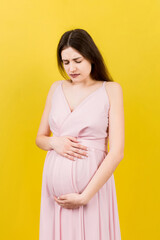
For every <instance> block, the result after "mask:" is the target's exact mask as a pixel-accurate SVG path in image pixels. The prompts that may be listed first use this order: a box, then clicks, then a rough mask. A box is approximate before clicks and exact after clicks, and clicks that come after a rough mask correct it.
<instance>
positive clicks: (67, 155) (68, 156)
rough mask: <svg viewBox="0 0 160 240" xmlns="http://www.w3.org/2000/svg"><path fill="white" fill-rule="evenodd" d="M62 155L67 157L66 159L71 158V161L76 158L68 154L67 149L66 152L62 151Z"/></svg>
mask: <svg viewBox="0 0 160 240" xmlns="http://www.w3.org/2000/svg"><path fill="white" fill-rule="evenodd" d="M63 156H64V157H66V158H68V159H70V160H72V161H75V160H76V159H75V157H73V156H71V155H70V154H68V151H67V152H66V153H64V154H63Z"/></svg>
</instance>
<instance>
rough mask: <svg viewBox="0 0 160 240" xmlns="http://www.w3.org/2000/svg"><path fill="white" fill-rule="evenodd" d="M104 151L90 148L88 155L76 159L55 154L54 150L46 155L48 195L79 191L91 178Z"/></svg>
mask: <svg viewBox="0 0 160 240" xmlns="http://www.w3.org/2000/svg"><path fill="white" fill-rule="evenodd" d="M105 155H106V153H105V152H104V151H101V150H97V149H92V150H89V151H88V157H86V158H84V159H78V158H77V160H76V161H72V160H69V159H68V158H66V157H63V156H61V155H59V154H57V153H56V152H55V151H54V150H51V151H49V152H48V154H47V156H46V160H45V161H46V184H47V188H48V191H49V195H50V196H51V197H53V195H56V196H60V195H62V194H67V193H74V192H76V193H81V192H82V191H83V190H84V189H85V187H86V186H87V184H88V183H89V181H90V180H91V179H92V177H93V175H94V174H95V172H96V170H97V169H98V167H99V165H100V163H101V162H102V161H103V159H104V158H105Z"/></svg>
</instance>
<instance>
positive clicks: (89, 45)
mask: <svg viewBox="0 0 160 240" xmlns="http://www.w3.org/2000/svg"><path fill="white" fill-rule="evenodd" d="M68 47H72V48H74V49H76V50H77V51H78V52H79V53H80V54H81V55H82V56H83V57H84V58H86V59H87V60H88V61H90V62H91V65H92V68H91V73H90V76H91V78H92V79H95V80H99V81H101V80H102V81H113V79H112V77H111V75H110V73H109V71H108V69H107V66H106V64H105V62H104V59H103V57H102V55H101V53H100V51H99V50H98V48H97V46H96V44H95V43H94V41H93V39H92V37H91V36H90V35H89V33H88V32H87V31H85V30H83V29H74V30H70V31H67V32H65V33H64V34H63V35H62V36H61V38H60V41H59V43H58V46H57V64H58V69H59V71H60V73H61V75H62V76H63V77H64V78H65V79H67V75H66V72H65V70H64V67H63V61H62V58H61V52H62V50H64V49H66V48H68Z"/></svg>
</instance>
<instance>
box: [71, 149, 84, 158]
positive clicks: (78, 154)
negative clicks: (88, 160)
mask: <svg viewBox="0 0 160 240" xmlns="http://www.w3.org/2000/svg"><path fill="white" fill-rule="evenodd" d="M71 150H72V152H74V156H75V157H83V156H88V151H84V150H82V149H78V148H74V147H72V148H71Z"/></svg>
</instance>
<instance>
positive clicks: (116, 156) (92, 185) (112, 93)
mask: <svg viewBox="0 0 160 240" xmlns="http://www.w3.org/2000/svg"><path fill="white" fill-rule="evenodd" d="M107 92H108V93H109V99H110V110H109V147H110V149H109V153H108V154H107V156H106V157H105V159H104V160H103V162H102V163H101V165H100V166H99V168H98V169H97V171H96V173H95V175H94V176H93V178H92V179H91V181H90V182H89V184H88V185H87V187H86V188H85V190H84V191H83V192H82V194H81V195H82V201H83V202H84V204H85V203H87V202H88V201H89V200H90V199H91V198H92V197H93V196H94V194H95V193H96V192H97V191H98V190H99V189H100V188H101V187H102V186H103V185H104V184H105V183H106V182H107V180H108V179H109V178H110V177H111V175H112V174H113V172H114V171H115V169H116V168H117V166H118V164H119V163H120V161H121V160H122V159H123V156H124V109H123V93H122V88H121V86H120V84H119V83H116V82H113V83H110V84H108V88H107Z"/></svg>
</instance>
